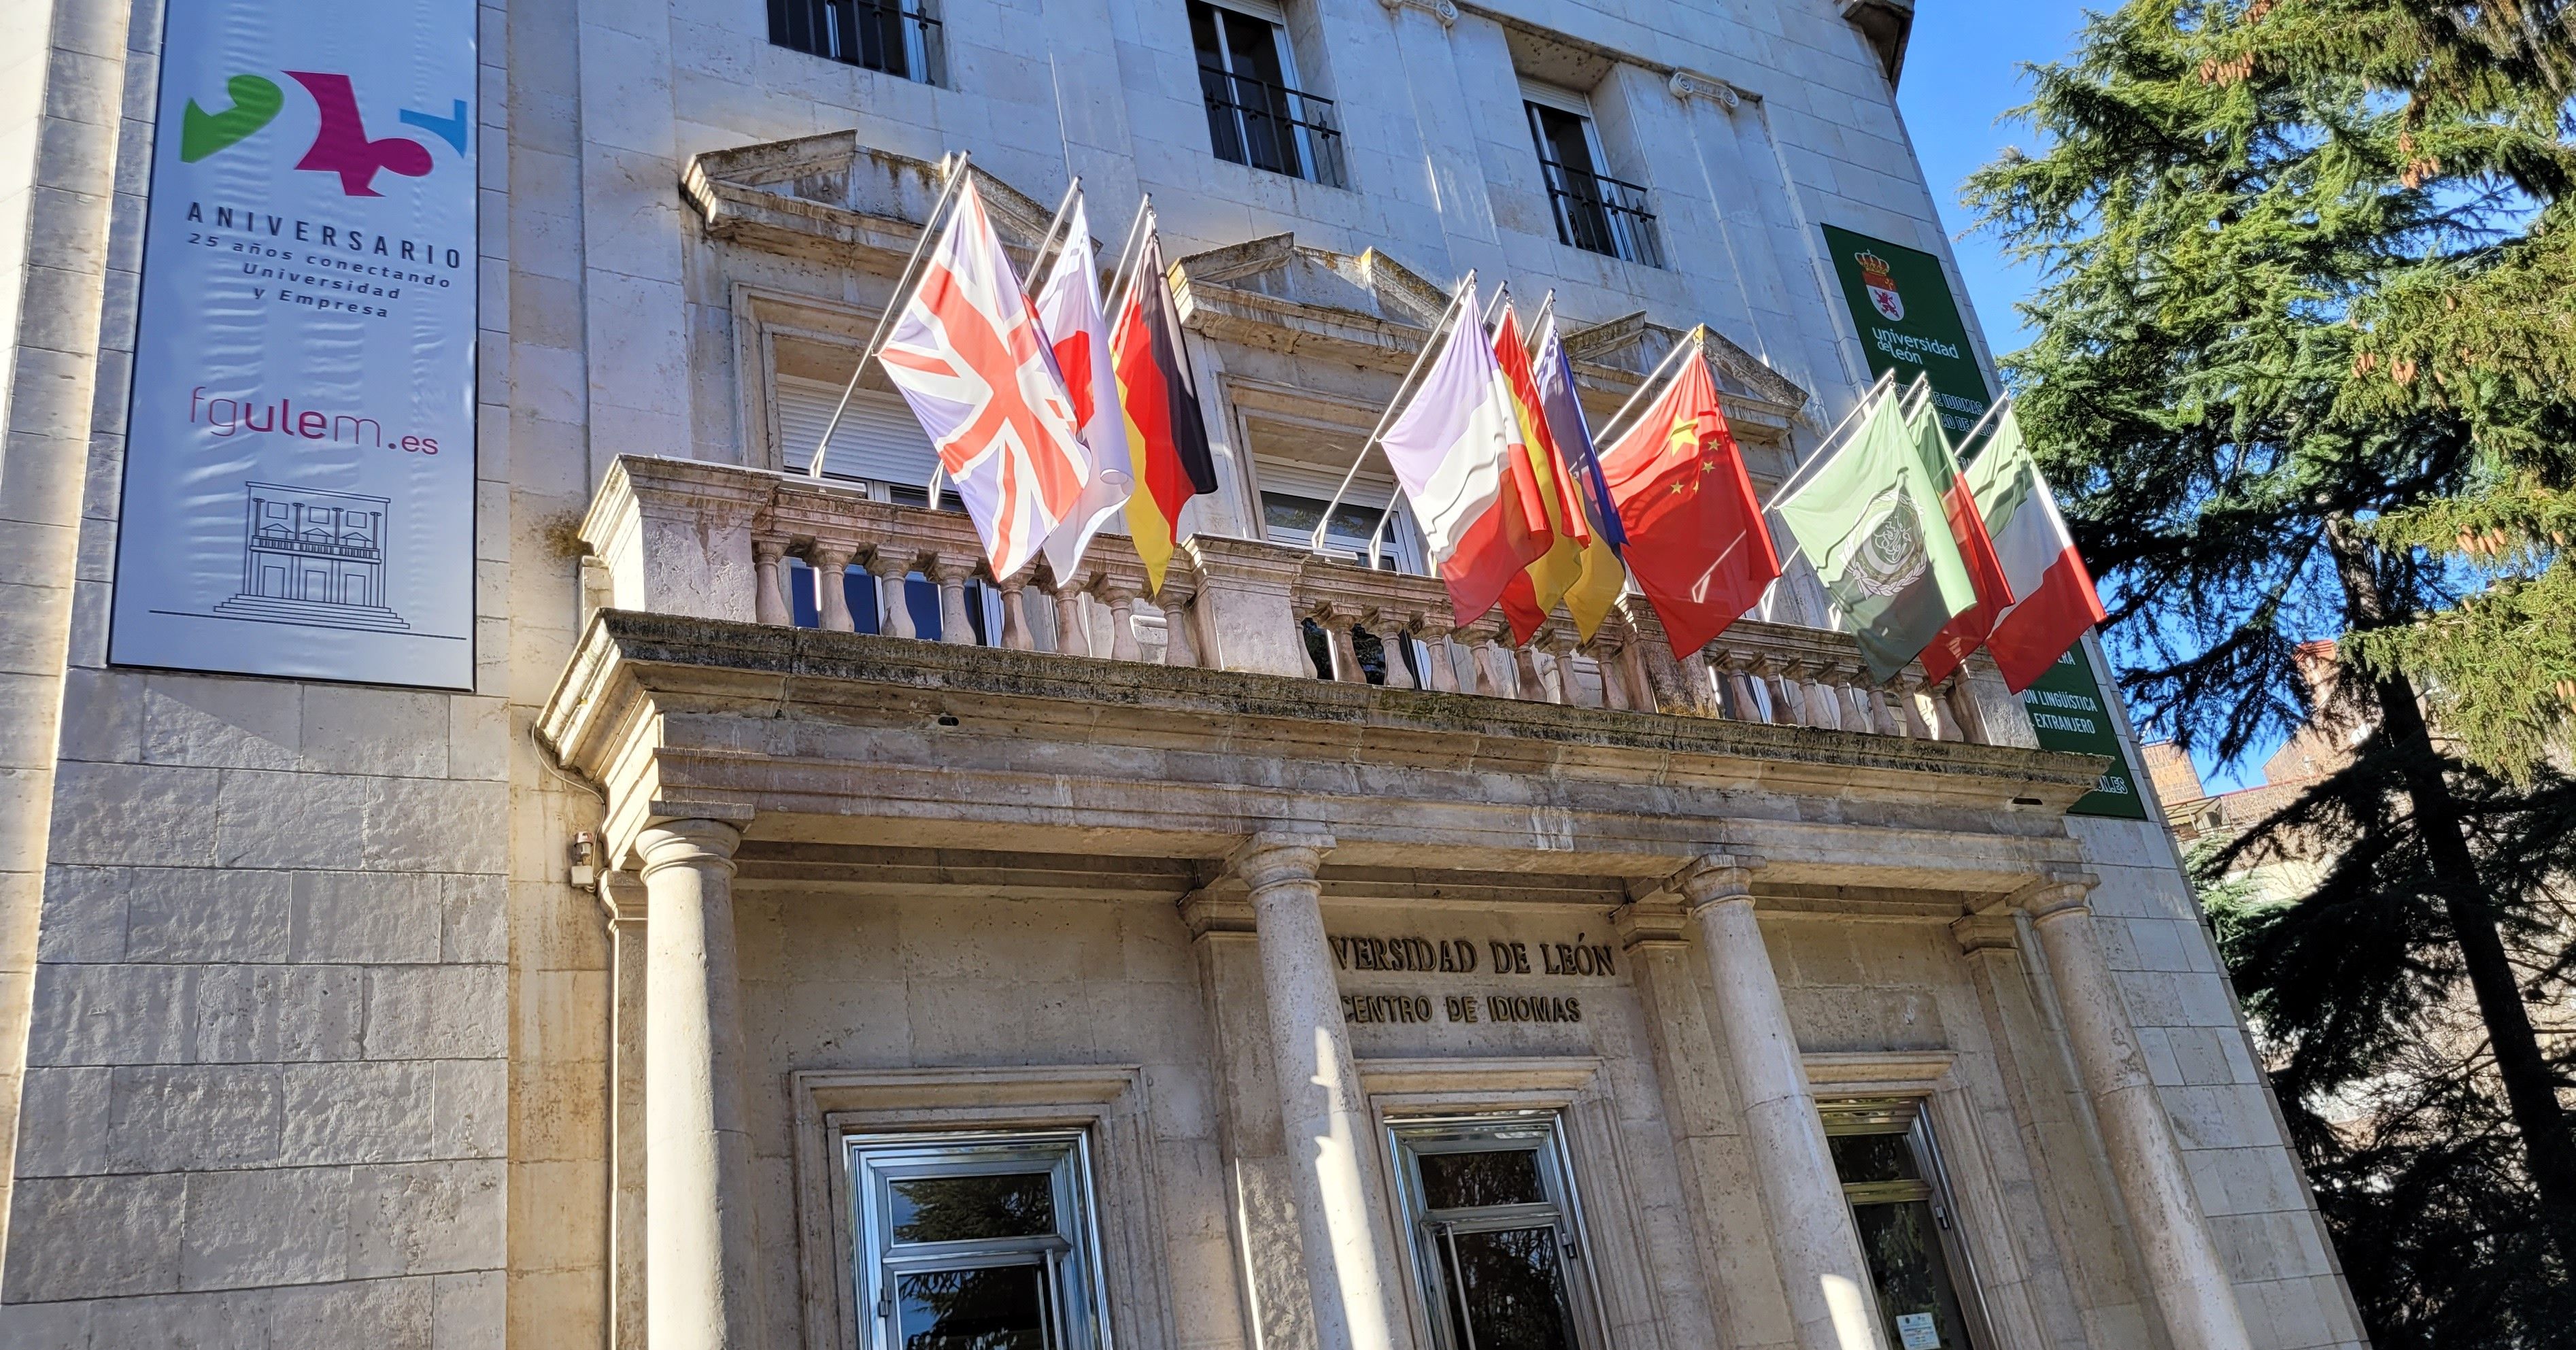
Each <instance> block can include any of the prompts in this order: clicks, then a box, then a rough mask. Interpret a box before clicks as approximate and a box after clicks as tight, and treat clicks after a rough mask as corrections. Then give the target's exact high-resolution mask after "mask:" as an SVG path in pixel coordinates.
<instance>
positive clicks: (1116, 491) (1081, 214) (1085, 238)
mask: <svg viewBox="0 0 2576 1350" xmlns="http://www.w3.org/2000/svg"><path fill="white" fill-rule="evenodd" d="M1065 233H1066V239H1065V245H1064V248H1063V250H1062V251H1061V252H1059V253H1057V254H1056V255H1055V265H1054V266H1053V267H1051V268H1049V269H1048V271H1047V277H1046V280H1045V281H1044V282H1043V283H1041V284H1040V285H1039V286H1038V293H1037V300H1036V304H1037V310H1038V327H1039V328H1040V329H1041V330H1043V331H1044V332H1045V333H1046V335H1047V346H1048V349H1049V350H1050V351H1052V352H1054V353H1055V368H1056V369H1057V370H1058V371H1060V372H1062V373H1063V375H1064V385H1065V392H1066V394H1068V395H1069V396H1070V397H1071V398H1072V399H1073V420H1074V425H1075V426H1077V427H1079V428H1081V430H1082V444H1083V448H1084V449H1086V450H1089V451H1090V452H1091V481H1090V482H1088V483H1086V484H1084V485H1083V489H1082V496H1081V497H1080V498H1079V499H1078V500H1076V501H1075V502H1074V504H1073V509H1072V510H1071V511H1070V512H1067V513H1066V515H1065V518H1064V523H1062V524H1060V525H1058V526H1056V527H1055V533H1053V534H1050V535H1048V536H1047V538H1046V556H1047V562H1048V563H1049V564H1051V565H1052V566H1053V567H1054V568H1055V574H1056V575H1057V576H1059V577H1070V576H1072V575H1073V570H1074V567H1075V566H1076V565H1077V564H1079V563H1080V562H1081V561H1082V551H1083V549H1084V548H1086V547H1087V546H1089V545H1090V543H1091V536H1093V535H1095V534H1098V533H1100V529H1101V527H1102V526H1104V525H1106V524H1108V523H1109V520H1110V518H1111V517H1113V516H1116V515H1117V514H1119V512H1120V511H1121V510H1122V509H1124V508H1125V507H1126V505H1127V496H1128V494H1129V493H1131V492H1134V491H1135V490H1136V484H1135V479H1134V476H1133V475H1132V474H1131V473H1130V472H1129V469H1128V462H1129V461H1128V456H1127V425H1126V419H1125V418H1124V417H1123V416H1121V415H1120V413H1119V410H1118V372H1117V369H1116V367H1115V366H1113V365H1112V364H1111V362H1110V359H1109V322H1108V320H1107V319H1106V318H1104V317H1103V316H1102V314H1101V312H1100V269H1099V266H1098V264H1097V263H1096V262H1095V261H1094V260H1093V258H1092V253H1091V221H1090V215H1089V213H1088V212H1087V211H1086V210H1085V209H1084V208H1083V203H1082V199H1081V198H1079V197H1076V198H1075V199H1074V202H1073V216H1072V219H1070V220H1068V221H1066V222H1065Z"/></svg>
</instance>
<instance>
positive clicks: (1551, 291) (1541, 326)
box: [1528, 286, 1564, 361]
mask: <svg viewBox="0 0 2576 1350" xmlns="http://www.w3.org/2000/svg"><path fill="white" fill-rule="evenodd" d="M1555 315H1556V288H1555V287H1554V286H1550V287H1548V288H1547V298H1545V299H1543V300H1541V301H1539V302H1538V313H1536V314H1533V315H1531V316H1530V330H1529V337H1528V343H1529V354H1530V359H1531V360H1533V361H1535V360H1537V359H1538V339H1539V334H1541V333H1544V332H1546V331H1547V321H1548V320H1549V319H1551V318H1554V317H1555ZM1558 341H1559V342H1560V343H1562V342H1563V341H1564V339H1562V338H1559V339H1558Z"/></svg>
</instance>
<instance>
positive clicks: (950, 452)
mask: <svg viewBox="0 0 2576 1350" xmlns="http://www.w3.org/2000/svg"><path fill="white" fill-rule="evenodd" d="M881 359H882V360H883V361H884V362H885V371H886V378H888V379H890V380H892V381H894V385H895V388H897V389H899V390H902V391H903V397H904V401H905V402H907V403H910V404H911V405H912V412H913V416H915V417H918V418H920V419H921V428H922V430H923V431H926V432H928V433H929V434H930V443H931V444H932V445H933V446H936V447H937V448H938V450H939V462H940V465H941V466H942V467H943V468H945V469H946V470H947V473H948V477H949V480H950V481H951V482H954V483H955V484H956V485H957V495H958V496H960V497H963V498H964V499H965V501H966V513H967V514H968V515H970V516H972V517H974V519H975V530H976V532H977V533H978V534H980V535H981V536H982V537H983V540H984V556H985V557H986V558H988V559H990V560H991V562H992V565H993V575H994V576H996V577H1007V576H1010V575H1011V574H1013V573H1015V572H1017V571H1019V570H1020V569H1021V568H1022V567H1025V566H1027V565H1028V562H1029V559H1030V558H1031V557H1033V556H1035V554H1036V553H1037V550H1038V546H1039V545H1041V544H1043V543H1045V542H1046V538H1047V536H1048V535H1050V534H1052V533H1054V532H1055V528H1056V526H1057V525H1059V524H1061V523H1062V522H1063V520H1064V518H1065V517H1066V516H1067V515H1068V514H1070V513H1071V512H1072V510H1073V508H1074V503H1075V502H1076V500H1077V499H1079V498H1080V497H1081V496H1082V489H1083V485H1084V484H1085V483H1087V482H1088V481H1090V477H1091V455H1090V452H1089V451H1087V450H1085V449H1084V448H1083V444H1082V434H1081V431H1080V429H1079V424H1078V422H1077V421H1076V418H1075V415H1074V404H1073V398H1072V396H1071V395H1069V394H1068V393H1066V392H1065V387H1064V377H1063V376H1062V375H1061V374H1059V373H1058V372H1057V370H1056V366H1055V358H1054V356H1053V355H1052V354H1051V353H1050V352H1049V351H1048V348H1047V339H1046V334H1045V333H1044V332H1043V331H1041V330H1040V329H1039V327H1038V323H1037V320H1036V318H1035V316H1034V315H1032V314H1031V312H1030V307H1029V299H1028V293H1027V292H1026V291H1024V290H1022V289H1021V287H1020V278H1019V274H1018V273H1017V272H1016V271H1014V270H1012V267H1011V260H1010V258H1009V257H1008V256H1007V255H1005V254H1004V253H1003V252H1002V241H1001V240H1000V239H998V238H996V237H995V236H994V234H993V222H992V219H991V217H989V216H987V215H986V214H985V211H984V199H983V197H982V196H980V195H979V194H978V193H977V192H976V191H975V184H974V182H973V180H971V179H970V180H968V181H967V183H966V185H965V188H964V190H963V191H962V192H960V193H959V195H958V203H957V209H956V211H955V213H954V214H953V215H951V216H950V217H949V220H948V228H947V230H946V232H944V233H943V234H941V235H940V237H939V243H938V244H937V246H936V247H934V248H933V249H932V250H931V254H930V259H929V261H928V262H927V263H926V264H925V265H924V270H923V273H922V278H921V284H920V285H919V286H918V287H917V288H915V289H914V291H913V293H912V296H911V298H910V299H909V300H907V301H906V302H905V303H904V307H903V310H902V312H901V313H900V314H899V315H897V316H896V318H895V323H894V329H893V331H892V332H891V333H890V334H888V335H887V339H886V345H885V350H884V352H883V353H882V357H881Z"/></svg>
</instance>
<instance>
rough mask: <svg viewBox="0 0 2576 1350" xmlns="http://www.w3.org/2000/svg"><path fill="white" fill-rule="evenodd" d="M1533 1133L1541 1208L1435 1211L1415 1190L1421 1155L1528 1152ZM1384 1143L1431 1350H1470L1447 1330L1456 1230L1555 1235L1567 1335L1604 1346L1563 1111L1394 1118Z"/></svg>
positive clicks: (1588, 1346) (1590, 1348) (1591, 1346)
mask: <svg viewBox="0 0 2576 1350" xmlns="http://www.w3.org/2000/svg"><path fill="white" fill-rule="evenodd" d="M1533 1137H1536V1139H1537V1147H1536V1150H1535V1151H1536V1153H1537V1155H1538V1159H1539V1168H1538V1173H1539V1185H1540V1188H1541V1190H1542V1192H1544V1193H1545V1194H1546V1195H1547V1197H1548V1198H1547V1200H1546V1201H1545V1202H1543V1203H1537V1204H1520V1205H1504V1206H1491V1207H1487V1208H1484V1209H1479V1210H1459V1211H1434V1210H1431V1209H1430V1208H1429V1207H1428V1205H1427V1203H1426V1197H1425V1196H1424V1195H1423V1191H1422V1167H1421V1158H1422V1157H1423V1156H1424V1155H1425V1154H1443V1153H1475V1152H1492V1151H1503V1150H1516V1149H1522V1148H1526V1147H1528V1146H1529V1143H1530V1141H1531V1140H1532V1138H1533ZM1387 1142H1388V1147H1389V1150H1390V1152H1391V1153H1392V1155H1393V1157H1394V1161H1395V1174H1396V1176H1395V1180H1396V1201H1397V1205H1398V1207H1399V1209H1400V1211H1401V1212H1402V1214H1403V1219H1404V1228H1405V1236H1406V1245H1407V1247H1408V1248H1409V1250H1410V1251H1411V1254H1412V1260H1413V1269H1414V1277H1415V1282H1416V1284H1417V1286H1418V1288H1419V1289H1420V1291H1421V1298H1422V1302H1423V1309H1424V1312H1425V1314H1426V1317H1427V1320H1428V1321H1429V1323H1430V1331H1431V1344H1432V1345H1433V1346H1434V1347H1436V1350H1474V1347H1472V1346H1468V1345H1460V1344H1457V1343H1455V1341H1454V1336H1453V1332H1452V1330H1451V1321H1450V1317H1451V1314H1452V1312H1453V1311H1456V1305H1457V1298H1458V1294H1457V1291H1456V1290H1454V1289H1453V1288H1451V1285H1450V1276H1451V1272H1453V1271H1454V1270H1455V1269H1456V1266H1455V1248H1454V1245H1452V1244H1453V1243H1454V1239H1455V1237H1456V1236H1457V1235H1458V1234H1460V1233H1483V1232H1498V1231H1512V1230H1519V1229H1527V1228H1535V1227H1539V1226H1542V1225H1544V1226H1547V1227H1550V1228H1552V1229H1554V1230H1555V1234H1556V1243H1557V1247H1556V1250H1557V1270H1558V1272H1559V1275H1560V1278H1561V1279H1562V1280H1563V1281H1564V1288H1565V1305H1566V1307H1565V1312H1566V1321H1567V1324H1568V1325H1569V1326H1571V1327H1572V1328H1573V1330H1574V1339H1575V1343H1576V1346H1577V1350H1602V1347H1604V1346H1606V1344H1607V1337H1606V1330H1605V1329H1606V1328H1607V1326H1608V1325H1609V1316H1608V1313H1607V1311H1606V1310H1605V1309H1604V1308H1603V1306H1602V1302H1601V1287H1600V1281H1599V1279H1598V1278H1596V1277H1595V1275H1594V1274H1593V1262H1592V1261H1591V1259H1590V1255H1589V1253H1590V1250H1591V1243H1590V1242H1589V1240H1588V1238H1587V1236H1586V1233H1585V1230H1584V1224H1583V1207H1582V1203H1581V1199H1580V1197H1579V1196H1578V1195H1577V1194H1576V1192H1575V1184H1574V1167H1573V1159H1572V1157H1571V1156H1570V1153H1569V1150H1568V1148H1567V1142H1566V1128H1565V1121H1564V1118H1563V1115H1562V1113H1561V1112H1558V1111H1553V1110H1542V1111H1500V1112H1479V1113H1472V1114H1461V1115H1440V1116H1418V1117H1409V1118H1397V1119H1392V1120H1390V1121H1389V1122H1388V1123H1387ZM1470 1334H1471V1335H1472V1334H1473V1333H1472V1329H1471V1332H1470Z"/></svg>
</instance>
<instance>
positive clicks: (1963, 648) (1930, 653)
mask: <svg viewBox="0 0 2576 1350" xmlns="http://www.w3.org/2000/svg"><path fill="white" fill-rule="evenodd" d="M1932 402H1933V400H1932V399H1931V398H1929V397H1927V398H1925V399H1924V400H1923V406H1922V407H1921V409H1919V410H1918V411H1917V412H1916V413H1915V414H1914V421H1913V428H1912V429H1913V432H1914V437H1915V440H1916V441H1918V442H1920V453H1921V454H1922V455H1923V457H1924V460H1925V461H1926V462H1927V463H1932V464H1937V465H1939V467H1940V471H1941V472H1942V473H1944V474H1946V475H1947V477H1945V478H1944V479H1943V480H1942V483H1943V486H1942V489H1941V510H1942V512H1943V514H1945V515H1946V516H1948V517H1949V520H1950V537H1951V538H1952V539H1955V540H1957V541H1958V544H1959V557H1960V559H1961V561H1963V562H1965V563H1966V564H1967V565H1968V580H1969V582H1970V583H1971V584H1973V585H1974V586H1975V587H1976V589H1977V602H1976V603H1975V604H1973V605H1970V606H1968V607H1967V608H1966V609H1965V610H1962V611H1960V612H1959V613H1958V614H1957V615H1956V616H1954V617H1953V618H1952V619H1951V620H1950V622H1949V623H1948V624H1946V625H1944V626H1943V627H1942V629H1941V632H1940V634H1939V636H1937V637H1934V638H1933V639H1932V642H1931V644H1930V645H1929V646H1926V647H1925V648H1924V649H1923V675H1924V678H1926V679H1928V680H1930V681H1932V682H1933V683H1935V684H1938V683H1940V682H1941V681H1943V680H1946V679H1948V678H1950V672H1951V671H1954V670H1957V669H1958V668H1959V663H1960V662H1962V661H1965V660H1967V659H1968V653H1970V652H1973V651H1975V650H1976V649H1977V648H1978V646H1979V645H1981V644H1982V643H1984V642H1985V640H1986V634H1987V632H1988V631H1989V630H1991V629H1992V628H1993V627H1994V622H1995V616H1996V615H1998V614H2001V613H2003V612H2004V607H2005V606H2007V605H2010V604H2011V603H2012V601H2013V589H2012V583H2011V582H2009V581H2007V580H2006V579H2005V578H2004V565H2003V563H2001V562H2000V561H1998V560H1997V559H1996V558H1995V541H1994V540H1993V539H1991V538H1988V537H1987V535H1986V522H1985V518H1984V517H1983V516H1982V515H1980V514H1979V513H1978V511H1977V500H1976V496H1975V494H1974V493H1971V492H1970V491H1969V490H1968V476H1967V475H1966V474H1964V473H1962V472H1960V471H1959V457H1958V455H1956V454H1955V453H1953V452H1952V450H1951V447H1950V438H1949V437H1948V436H1947V435H1944V434H1943V433H1942V431H1941V414H1940V412H1939V411H1938V410H1937V409H1935V408H1934V407H1933V406H1932ZM1971 430H1974V428H1971Z"/></svg>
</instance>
